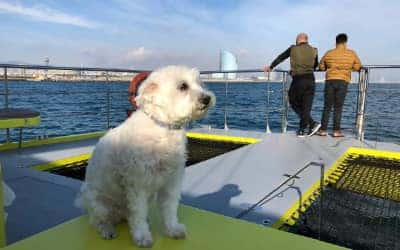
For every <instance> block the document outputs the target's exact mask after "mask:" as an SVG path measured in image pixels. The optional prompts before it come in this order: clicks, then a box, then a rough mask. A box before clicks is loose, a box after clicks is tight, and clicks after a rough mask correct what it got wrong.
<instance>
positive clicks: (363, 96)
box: [0, 64, 400, 141]
mask: <svg viewBox="0 0 400 250" xmlns="http://www.w3.org/2000/svg"><path fill="white" fill-rule="evenodd" d="M0 68H3V70H4V74H3V81H4V90H3V93H2V94H0V95H4V108H7V107H9V96H10V93H9V86H8V81H9V69H23V70H64V71H67V70H72V71H78V72H83V71H89V72H95V71H96V72H103V76H105V79H106V80H105V81H106V83H107V89H106V93H105V94H106V103H105V105H106V113H107V114H106V119H107V128H109V127H110V126H111V116H110V112H111V107H110V106H111V93H113V92H114V91H112V90H111V87H110V86H111V84H110V83H111V81H110V77H111V75H110V74H111V73H130V74H134V73H138V72H142V71H145V70H134V69H121V68H99V67H66V66H43V65H18V64H0ZM373 69H400V65H366V66H364V67H363V68H362V69H361V71H360V72H359V81H358V90H357V91H358V93H357V105H356V106H357V107H356V117H355V119H354V120H355V128H354V129H355V132H356V137H357V139H359V140H361V141H362V140H364V134H365V119H366V115H367V114H366V108H367V93H368V86H369V74H370V71H371V70H373ZM146 71H148V70H146ZM274 72H275V73H277V74H282V75H281V80H279V81H274V82H278V83H281V84H282V90H281V100H282V101H281V106H280V107H279V108H276V109H271V103H270V96H271V94H272V93H274V92H273V91H272V90H271V89H270V83H271V81H270V80H269V74H268V75H266V76H267V79H266V81H265V82H266V83H267V91H266V99H267V104H266V105H267V107H266V109H267V110H266V121H265V123H266V132H269V131H270V127H269V118H270V113H273V112H280V113H281V131H282V132H283V133H285V132H286V131H287V128H288V125H289V122H288V115H289V104H288V103H289V102H288V86H289V84H288V81H289V77H290V74H289V72H288V71H286V70H275V71H274ZM200 73H201V74H202V75H210V74H214V73H219V74H223V75H224V79H225V99H228V96H229V86H230V84H229V80H228V79H227V75H228V74H229V73H236V74H243V73H264V72H263V70H261V69H243V70H232V71H231V70H229V71H221V70H212V71H201V72H200ZM223 112H224V129H229V124H228V107H227V102H226V101H225V104H224V108H223ZM9 138H10V134H9V130H8V129H7V140H9Z"/></svg>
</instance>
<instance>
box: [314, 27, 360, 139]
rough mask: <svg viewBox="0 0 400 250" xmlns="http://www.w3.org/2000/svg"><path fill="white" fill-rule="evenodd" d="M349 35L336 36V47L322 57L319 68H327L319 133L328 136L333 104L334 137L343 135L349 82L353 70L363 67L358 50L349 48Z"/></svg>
mask: <svg viewBox="0 0 400 250" xmlns="http://www.w3.org/2000/svg"><path fill="white" fill-rule="evenodd" d="M346 44H347V35H346V34H343V33H342V34H338V35H337V36H336V48H335V49H332V50H329V51H328V52H326V54H325V55H324V56H323V57H322V59H321V62H320V63H319V69H320V70H323V71H325V70H326V77H325V78H326V81H325V94H324V111H323V113H322V120H321V124H322V126H321V129H320V130H319V131H318V135H320V136H326V135H327V132H326V131H327V128H328V122H329V113H330V112H331V109H332V106H333V137H343V136H344V135H343V133H342V132H341V128H340V121H341V119H342V110H343V104H344V99H345V97H346V93H347V87H348V84H349V83H350V81H351V71H359V70H360V69H361V61H360V59H359V58H358V56H357V54H356V52H354V51H352V50H350V49H348V48H347V47H346Z"/></svg>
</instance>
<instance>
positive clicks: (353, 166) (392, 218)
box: [286, 153, 400, 249]
mask: <svg viewBox="0 0 400 250" xmlns="http://www.w3.org/2000/svg"><path fill="white" fill-rule="evenodd" d="M328 179H329V180H330V184H328V185H327V186H326V187H325V188H324V193H323V206H322V218H323V221H322V228H321V240H324V241H327V242H331V243H334V244H338V245H342V246H345V247H349V248H352V249H400V242H399V240H398V239H400V159H396V158H387V157H382V156H373V155H362V154H357V153H354V154H353V153H349V154H347V156H346V158H345V159H344V160H343V161H342V162H341V163H340V164H339V165H338V167H337V169H336V171H335V172H334V173H333V174H332V175H331V176H329V177H328ZM319 206H320V197H317V198H316V200H315V201H314V202H312V204H311V205H310V206H309V207H308V209H307V210H306V211H305V212H304V213H302V214H301V215H300V216H299V219H298V220H297V221H296V223H295V224H294V225H293V226H290V227H288V228H286V229H287V230H288V231H290V232H293V233H297V234H302V235H305V236H309V237H313V238H318V231H319V228H318V225H319V221H318V219H319Z"/></svg>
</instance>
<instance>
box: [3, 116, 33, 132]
mask: <svg viewBox="0 0 400 250" xmlns="http://www.w3.org/2000/svg"><path fill="white" fill-rule="evenodd" d="M39 124H40V116H35V117H30V118H11V119H0V129H2V128H21V127H33V126H37V125H39Z"/></svg>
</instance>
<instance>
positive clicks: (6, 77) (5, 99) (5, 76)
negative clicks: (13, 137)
mask: <svg viewBox="0 0 400 250" xmlns="http://www.w3.org/2000/svg"><path fill="white" fill-rule="evenodd" d="M8 95H9V93H8V73H7V67H4V108H8ZM9 142H10V129H9V128H7V129H6V143H9Z"/></svg>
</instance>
